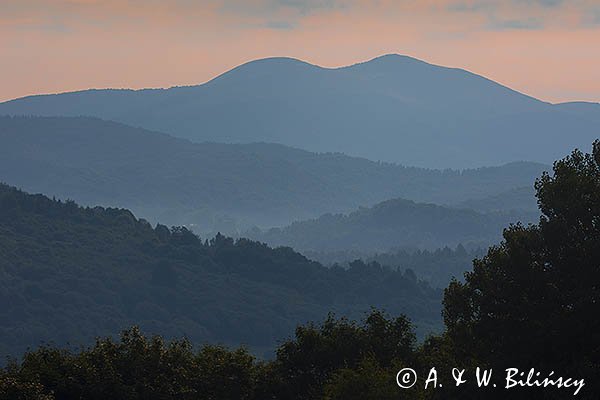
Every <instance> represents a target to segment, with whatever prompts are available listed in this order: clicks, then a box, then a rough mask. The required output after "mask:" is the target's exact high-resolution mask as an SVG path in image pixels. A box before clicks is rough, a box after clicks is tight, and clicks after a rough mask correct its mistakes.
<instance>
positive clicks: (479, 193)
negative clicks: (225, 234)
mask: <svg viewBox="0 0 600 400" xmlns="http://www.w3.org/2000/svg"><path fill="white" fill-rule="evenodd" d="M544 169H547V167H545V166H544V165H541V164H535V163H514V164H508V165H504V166H501V167H493V168H479V169H473V170H464V171H454V170H445V171H438V170H428V169H420V168H412V167H403V166H399V165H394V164H384V163H377V162H373V161H369V160H366V159H361V158H353V157H348V156H345V155H342V154H331V153H329V154H315V153H310V152H307V151H302V150H297V149H293V148H289V147H285V146H281V145H273V144H264V143H257V144H246V145H227V144H216V143H202V144H194V143H191V142H188V141H186V140H181V139H176V138H173V137H170V136H167V135H164V134H160V133H155V132H150V131H146V130H143V129H138V128H132V127H129V126H126V125H122V124H118V123H114V122H109V121H102V120H99V119H94V118H24V117H14V118H13V117H0V179H2V180H4V181H5V182H7V183H9V184H11V185H16V186H18V187H21V188H23V189H24V190H27V191H30V192H35V193H37V192H41V193H45V194H47V195H50V196H57V197H59V198H63V199H65V198H70V199H73V200H75V201H77V202H78V203H80V204H84V205H103V206H111V207H115V206H118V207H125V208H128V209H131V210H133V211H134V212H135V213H136V215H138V216H141V217H144V218H147V219H150V220H152V221H153V222H157V221H160V222H162V223H167V224H170V225H186V226H189V225H191V224H195V225H196V227H195V228H194V230H195V231H199V232H208V231H217V230H220V231H224V230H226V231H235V230H236V229H239V230H241V229H242V228H247V227H250V226H252V225H258V226H261V227H269V226H280V225H285V224H288V223H290V222H292V221H294V220H299V219H307V218H316V217H318V216H319V215H321V214H324V213H328V212H330V213H339V212H349V211H351V210H353V209H355V208H357V207H359V206H369V205H373V204H376V203H378V202H381V201H384V200H388V199H391V198H396V197H402V198H406V199H410V200H414V201H419V202H433V203H437V204H451V203H458V202H461V201H465V200H469V199H481V198H485V197H488V196H493V195H497V194H500V193H502V192H505V191H507V190H511V189H513V188H517V187H523V186H531V185H532V184H533V181H534V179H535V178H536V177H538V176H539V175H540V173H541V171H543V170H544Z"/></svg>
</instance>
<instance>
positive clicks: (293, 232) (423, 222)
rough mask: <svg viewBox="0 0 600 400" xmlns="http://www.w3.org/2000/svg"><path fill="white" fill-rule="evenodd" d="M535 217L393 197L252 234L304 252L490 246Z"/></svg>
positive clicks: (269, 241)
mask: <svg viewBox="0 0 600 400" xmlns="http://www.w3.org/2000/svg"><path fill="white" fill-rule="evenodd" d="M535 217H536V214H535V213H531V214H529V213H524V212H522V213H486V214H482V213H477V212H475V211H473V210H466V209H453V208H447V207H442V206H437V205H434V204H420V203H414V202H412V201H409V200H402V199H395V200H388V201H385V202H383V203H379V204H377V205H375V206H373V207H371V208H361V209H359V210H357V211H355V212H353V213H350V214H348V215H342V214H337V215H331V214H327V215H323V216H321V217H319V218H317V219H313V220H308V221H302V222H295V223H293V224H291V225H289V226H287V227H284V228H273V229H270V230H268V231H267V232H265V233H258V232H254V236H253V237H254V238H256V239H260V240H262V241H265V242H267V243H269V244H271V245H274V246H280V245H285V246H293V247H294V248H296V249H299V250H301V251H326V252H332V251H341V250H356V251H360V252H385V251H389V250H390V249H391V248H393V247H417V248H421V249H436V248H438V247H443V246H456V245H458V244H459V243H462V244H465V245H469V246H482V247H486V246H488V245H490V244H493V243H495V242H499V241H500V239H501V235H502V229H503V228H504V227H506V226H508V225H509V224H510V223H512V222H517V221H519V220H520V221H522V222H525V223H526V222H529V221H533V220H534V219H535Z"/></svg>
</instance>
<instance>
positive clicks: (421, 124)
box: [0, 55, 600, 168]
mask: <svg viewBox="0 0 600 400" xmlns="http://www.w3.org/2000/svg"><path fill="white" fill-rule="evenodd" d="M0 114H8V115H44V116H82V115H87V116H96V117H100V118H103V119H109V120H114V121H119V122H122V123H126V124H129V125H133V126H139V127H143V128H146V129H151V130H157V131H161V132H166V133H169V134H171V135H174V136H178V137H182V138H187V139H190V140H192V141H195V142H204V141H211V142H221V143H251V142H271V143H280V144H284V145H289V146H294V147H297V148H302V149H306V150H310V151H316V152H331V151H335V152H343V153H346V154H349V155H355V156H361V157H366V158H369V159H372V160H383V161H391V162H399V163H402V164H404V165H415V166H423V167H429V168H446V167H453V168H465V167H479V166H482V165H500V164H504V163H507V162H513V161H522V160H529V161H536V162H542V163H551V162H552V161H553V160H555V159H558V158H561V157H563V156H565V155H566V154H568V153H569V152H570V151H571V150H572V149H573V148H575V147H579V148H586V149H587V147H588V146H589V144H590V143H591V142H592V141H593V139H595V138H597V137H598V136H600V127H599V125H600V105H599V104H593V103H567V104H557V105H553V104H549V103H546V102H543V101H540V100H537V99H535V98H533V97H530V96H526V95H524V94H521V93H519V92H516V91H514V90H511V89H509V88H507V87H505V86H502V85H500V84H498V83H495V82H493V81H491V80H489V79H486V78H484V77H481V76H478V75H476V74H473V73H470V72H467V71H465V70H462V69H455V68H445V67H440V66H436V65H431V64H428V63H426V62H423V61H420V60H417V59H414V58H410V57H406V56H399V55H388V56H383V57H379V58H376V59H374V60H371V61H369V62H365V63H361V64H356V65H352V66H349V67H344V68H335V69H328V68H322V67H318V66H315V65H311V64H307V63H305V62H302V61H298V60H295V59H289V58H271V59H264V60H258V61H253V62H250V63H247V64H244V65H241V66H239V67H237V68H234V69H233V70H231V71H229V72H226V73H224V74H222V75H221V76H219V77H217V78H215V79H213V80H211V81H210V82H207V83H205V84H202V85H198V86H189V87H174V88H170V89H148V90H136V91H134V90H86V91H81V92H73V93H64V94H58V95H43V96H30V97H25V98H21V99H16V100H13V101H9V102H5V103H2V104H0Z"/></svg>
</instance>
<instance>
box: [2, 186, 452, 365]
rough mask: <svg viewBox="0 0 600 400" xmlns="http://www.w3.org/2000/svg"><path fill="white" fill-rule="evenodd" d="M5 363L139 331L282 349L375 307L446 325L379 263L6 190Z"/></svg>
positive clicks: (421, 293)
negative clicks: (203, 233) (343, 260)
mask: <svg viewBox="0 0 600 400" xmlns="http://www.w3.org/2000/svg"><path fill="white" fill-rule="evenodd" d="M0 276H2V280H1V281H0V299H1V301H2V304H3V307H0V357H2V358H4V356H6V355H8V354H15V353H19V352H21V351H23V350H24V349H25V348H26V347H28V346H36V345H38V344H39V343H40V341H41V340H44V341H45V342H54V343H56V344H60V343H62V344H65V343H70V344H71V345H72V346H78V345H83V344H89V343H91V342H92V341H93V339H94V337H96V336H99V335H107V334H112V333H115V332H118V331H119V330H120V329H124V328H127V327H129V326H131V325H134V324H139V325H140V326H142V327H144V329H146V330H147V331H150V332H155V333H160V334H164V335H167V336H184V335H185V336H187V337H189V338H190V339H191V340H193V341H194V342H196V343H201V342H203V341H213V342H222V343H226V344H238V345H239V344H240V343H245V344H247V345H249V346H251V347H253V348H274V346H275V340H278V339H280V338H284V337H288V336H289V335H291V334H292V333H293V329H294V328H295V326H296V325H297V324H298V323H301V322H305V321H308V320H322V319H323V318H325V316H326V315H327V313H328V312H329V311H339V312H342V313H345V314H347V315H353V316H356V317H360V315H361V314H362V313H363V312H367V311H369V309H370V307H371V306H377V307H384V308H385V309H387V310H388V311H390V312H394V313H400V312H402V313H406V314H408V315H409V316H411V317H412V318H413V319H414V320H415V322H417V324H418V326H419V327H420V329H421V333H425V332H428V331H431V330H435V329H436V328H437V327H439V324H440V318H439V316H440V314H439V310H440V306H441V303H440V301H441V291H440V290H434V289H431V288H430V287H429V286H428V285H427V284H425V283H422V282H417V281H416V280H415V279H414V275H412V276H411V275H404V274H403V273H402V272H395V271H391V270H386V269H383V268H381V267H380V266H379V265H375V264H370V265H365V264H360V265H357V266H356V268H350V269H341V268H333V269H331V268H325V267H323V266H322V265H320V264H318V263H316V262H312V261H309V260H308V259H306V258H305V257H304V256H302V255H301V254H298V253H296V252H294V251H293V250H292V249H290V248H278V249H271V248H269V247H267V246H266V245H264V244H260V243H257V242H252V241H249V240H246V239H241V240H238V241H235V242H234V241H233V240H232V239H229V238H226V237H223V236H221V235H218V236H217V237H215V238H214V239H212V240H210V241H206V242H202V241H201V240H200V239H199V238H198V237H197V236H195V235H194V234H192V233H191V232H190V231H188V230H187V229H185V228H173V229H171V230H169V229H168V228H167V227H165V226H162V225H157V226H156V228H153V227H152V226H151V225H150V224H149V223H148V222H146V221H143V220H138V219H136V218H135V217H134V215H133V214H132V213H131V212H130V211H128V210H125V209H114V208H110V209H105V208H102V207H94V208H81V207H79V206H77V204H76V203H74V202H65V203H63V202H59V201H56V200H51V199H49V198H47V197H45V196H43V195H30V194H27V193H24V192H21V191H19V190H17V189H15V188H12V187H9V186H6V185H0Z"/></svg>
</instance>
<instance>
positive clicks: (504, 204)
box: [456, 185, 538, 213]
mask: <svg viewBox="0 0 600 400" xmlns="http://www.w3.org/2000/svg"><path fill="white" fill-rule="evenodd" d="M456 207H459V208H470V209H473V210H477V211H483V212H493V211H502V210H504V211H506V210H514V211H525V212H532V213H534V212H538V204H537V199H536V198H535V190H534V188H533V185H531V186H523V187H520V188H515V189H511V190H508V191H506V192H502V193H499V194H496V195H493V196H490V197H486V198H483V199H477V200H466V201H462V202H460V203H458V204H457V205H456Z"/></svg>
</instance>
